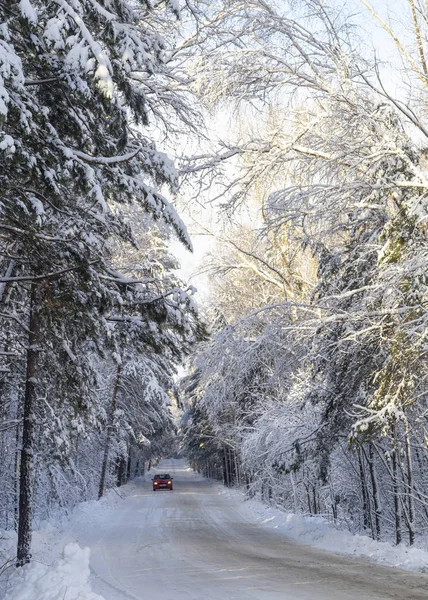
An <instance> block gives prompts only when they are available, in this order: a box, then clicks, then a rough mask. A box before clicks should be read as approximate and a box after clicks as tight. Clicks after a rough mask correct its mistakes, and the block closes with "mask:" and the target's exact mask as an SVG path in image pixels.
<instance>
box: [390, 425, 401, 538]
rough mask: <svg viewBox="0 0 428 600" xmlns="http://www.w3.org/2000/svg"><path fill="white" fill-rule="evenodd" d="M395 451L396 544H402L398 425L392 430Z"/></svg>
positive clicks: (393, 479)
mask: <svg viewBox="0 0 428 600" xmlns="http://www.w3.org/2000/svg"><path fill="white" fill-rule="evenodd" d="M392 435H393V444H394V445H393V451H392V490H393V494H394V515H395V543H396V544H397V546H398V544H401V540H402V534H401V509H400V498H399V497H398V494H399V489H398V472H397V425H396V423H394V425H393V429H392Z"/></svg>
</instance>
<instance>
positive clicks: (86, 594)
mask: <svg viewBox="0 0 428 600" xmlns="http://www.w3.org/2000/svg"><path fill="white" fill-rule="evenodd" d="M89 554H90V551H89V548H84V549H82V548H81V547H80V546H79V545H78V544H75V543H71V544H67V546H65V548H64V551H63V557H62V558H60V559H59V560H58V561H57V562H56V563H55V564H54V565H53V566H52V567H47V566H46V565H43V564H41V563H37V562H33V563H31V564H30V565H27V566H25V567H23V568H22V569H19V571H18V572H17V573H16V580H15V582H14V584H13V587H12V590H10V591H9V592H8V594H7V595H6V600H104V599H103V598H102V596H99V595H98V594H94V593H93V592H92V591H91V586H90V584H89V574H90V572H89ZM18 577H19V580H18Z"/></svg>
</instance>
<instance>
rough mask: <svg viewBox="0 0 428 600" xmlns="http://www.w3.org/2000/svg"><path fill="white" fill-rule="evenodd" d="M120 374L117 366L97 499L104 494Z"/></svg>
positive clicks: (119, 368) (119, 366) (119, 367)
mask: <svg viewBox="0 0 428 600" xmlns="http://www.w3.org/2000/svg"><path fill="white" fill-rule="evenodd" d="M120 372H121V365H117V371H116V379H115V382H114V387H113V395H112V398H111V406H110V415H109V420H108V424H107V435H106V442H105V446H104V457H103V464H102V467H101V478H100V487H99V489H98V499H100V498H102V495H103V493H104V486H105V481H106V473H107V466H108V454H109V450H110V440H111V434H112V431H113V424H114V414H115V412H116V405H117V393H118V391H119V383H120Z"/></svg>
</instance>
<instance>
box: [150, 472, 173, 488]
mask: <svg viewBox="0 0 428 600" xmlns="http://www.w3.org/2000/svg"><path fill="white" fill-rule="evenodd" d="M152 481H153V491H154V492H156V490H172V477H170V475H169V473H160V474H158V475H155V476H154V477H153V479H152Z"/></svg>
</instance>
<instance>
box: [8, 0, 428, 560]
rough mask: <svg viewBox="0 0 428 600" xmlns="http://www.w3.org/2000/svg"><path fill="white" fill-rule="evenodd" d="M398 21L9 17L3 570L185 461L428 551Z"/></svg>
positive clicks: (216, 9) (419, 301)
mask: <svg viewBox="0 0 428 600" xmlns="http://www.w3.org/2000/svg"><path fill="white" fill-rule="evenodd" d="M393 4H394V5H393V6H392V7H390V6H389V4H388V3H387V2H386V1H384V0H378V1H376V2H373V3H372V2H369V1H366V0H343V1H339V0H299V1H295V0H214V1H209V0H0V530H16V532H17V539H18V545H17V550H16V556H14V557H13V559H12V561H13V563H14V564H17V565H18V566H22V565H25V564H26V563H28V562H29V561H30V560H31V539H32V533H31V532H32V530H33V529H36V528H37V527H38V525H39V524H40V523H41V522H42V521H43V520H46V519H49V518H50V517H51V516H52V515H55V514H58V513H61V514H69V513H70V512H71V511H72V510H73V508H74V507H75V506H76V505H77V504H78V503H80V502H83V501H85V500H89V499H95V498H101V497H102V496H103V494H104V492H105V490H106V489H109V488H111V487H114V486H121V485H122V484H125V483H126V482H127V481H128V480H129V479H131V478H133V477H135V476H137V475H141V474H142V473H144V470H145V469H147V466H148V465H149V464H150V463H152V462H153V463H156V461H157V460H159V458H161V457H169V456H175V455H178V454H180V455H182V456H184V457H185V458H186V459H187V460H188V461H189V463H190V464H191V465H192V466H193V467H194V468H195V469H196V470H198V471H200V472H201V473H202V474H204V475H205V476H206V477H209V478H213V479H219V480H222V481H224V483H225V485H227V486H241V487H242V488H243V489H244V490H245V493H246V494H247V495H248V496H251V497H254V496H255V497H258V498H260V499H262V500H263V501H264V502H266V503H267V504H272V505H275V506H280V507H282V508H283V509H284V510H287V511H290V512H293V513H302V514H305V515H322V516H324V517H325V518H326V519H328V520H329V521H331V522H332V523H333V524H334V525H335V526H337V527H339V528H346V529H349V530H350V531H352V532H354V533H365V534H366V535H369V536H371V537H372V538H373V539H375V540H386V541H393V542H394V543H396V544H400V543H402V542H403V543H406V544H408V545H413V544H415V543H416V544H417V542H418V540H420V539H421V538H423V537H424V536H426V535H427V533H428V429H427V425H428V410H427V409H428V388H427V376H428V369H427V352H428V329H427V324H428V312H427V311H428V304H427V303H428V287H427V286H428V268H427V261H428V239H427V231H428V220H427V215H428V212H427V209H428V196H427V192H428V103H427V93H428V62H427V53H428V9H427V6H426V4H425V3H424V2H423V1H422V0H397V1H396V3H393ZM201 238H204V239H207V240H209V248H208V244H207V248H208V250H207V251H201V250H200V246H199V245H197V244H196V240H197V239H201ZM177 241H178V242H179V243H180V244H181V245H182V246H183V247H184V248H187V249H188V251H189V254H188V256H189V257H190V256H191V254H190V252H191V251H192V249H193V243H194V241H195V252H194V258H192V259H190V258H189V259H184V260H189V261H195V264H196V265H197V266H196V267H195V268H196V270H198V272H199V275H201V274H202V275H203V276H204V277H205V279H203V278H202V279H201V281H203V282H204V283H203V284H202V285H203V286H204V287H206V288H207V289H197V288H200V285H199V284H198V285H193V283H186V281H185V280H186V276H183V274H182V273H183V272H182V269H180V263H179V260H178V259H177V257H176V256H175V255H174V247H175V246H174V245H175V244H176V243H177ZM182 262H183V261H182ZM182 266H183V265H182ZM196 279H198V277H196V278H195V280H196ZM183 373H184V375H183ZM4 558H5V560H4V561H3V562H4V563H5V564H4V567H2V568H5V567H7V566H8V564H9V563H8V562H5V561H6V557H4ZM7 560H10V557H7Z"/></svg>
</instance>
